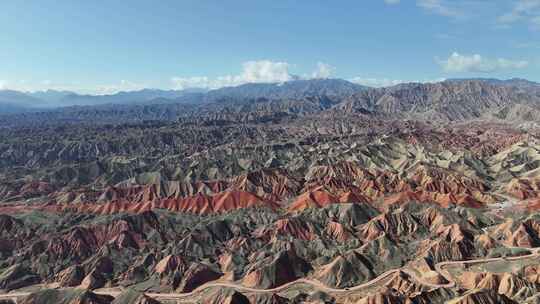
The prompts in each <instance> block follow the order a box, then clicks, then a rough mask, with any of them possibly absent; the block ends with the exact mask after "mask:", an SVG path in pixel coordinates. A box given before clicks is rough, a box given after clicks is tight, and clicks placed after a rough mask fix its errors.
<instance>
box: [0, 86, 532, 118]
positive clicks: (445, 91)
mask: <svg viewBox="0 0 540 304" xmlns="http://www.w3.org/2000/svg"><path fill="white" fill-rule="evenodd" d="M321 111H342V112H347V113H353V112H355V113H363V114H368V115H372V116H381V117H389V118H391V117H394V118H411V119H428V120H429V119H433V120H445V121H455V120H469V119H477V118H487V119H491V118H497V119H505V120H512V121H513V120H516V119H525V120H527V121H537V120H538V121H540V84H538V83H536V82H532V81H528V80H524V79H509V80H498V79H450V80H446V81H443V82H439V83H425V84H423V83H405V84H399V85H396V86H392V87H387V88H369V87H365V86H361V85H358V84H354V83H351V82H349V81H346V80H342V79H312V80H294V81H289V82H285V83H269V84H261V83H250V84H244V85H240V86H236V87H226V88H221V89H216V90H211V91H204V90H182V91H176V90H157V89H144V90H140V91H132V92H120V93H117V94H112V95H79V94H76V93H73V92H67V91H45V92H35V93H21V92H17V91H9V90H4V91H0V114H4V115H3V117H1V116H0V124H2V125H4V126H6V125H20V124H25V123H31V124H34V123H53V122H54V123H58V122H75V121H77V122H85V121H86V122H93V123H97V122H101V123H123V122H138V121H143V120H161V121H174V120H177V119H179V118H186V119H188V120H189V119H194V120H200V119H204V120H207V119H208V120H211V121H218V120H219V121H231V120H232V121H235V120H238V119H240V120H246V119H247V120H248V121H251V120H254V119H255V120H258V119H271V120H274V119H276V118H277V117H283V115H295V116H296V115H308V114H313V113H318V112H321ZM32 112H33V113H32ZM17 113H19V114H21V115H22V116H19V115H15V114H17ZM23 114H24V115H23Z"/></svg>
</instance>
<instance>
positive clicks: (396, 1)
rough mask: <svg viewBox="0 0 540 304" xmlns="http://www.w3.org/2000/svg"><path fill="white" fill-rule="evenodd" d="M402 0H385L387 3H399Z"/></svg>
mask: <svg viewBox="0 0 540 304" xmlns="http://www.w3.org/2000/svg"><path fill="white" fill-rule="evenodd" d="M400 2H401V0H384V3H386V4H399V3H400Z"/></svg>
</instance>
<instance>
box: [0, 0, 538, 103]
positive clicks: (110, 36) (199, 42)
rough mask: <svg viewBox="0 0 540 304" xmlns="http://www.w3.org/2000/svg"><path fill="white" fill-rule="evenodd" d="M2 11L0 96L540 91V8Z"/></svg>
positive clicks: (57, 5)
mask: <svg viewBox="0 0 540 304" xmlns="http://www.w3.org/2000/svg"><path fill="white" fill-rule="evenodd" d="M45 2H46V1H38V0H35V1H31V0H28V1H3V2H2V3H1V4H0V86H1V87H3V88H11V89H19V90H43V89H48V88H51V89H69V90H75V91H80V92H87V93H111V92H115V91H119V90H134V89H139V88H143V87H156V88H177V89H181V88H186V87H209V88H213V87H219V86H224V85H235V84H240V83H245V82H266V81H283V80H288V79H292V77H293V76H292V75H296V76H298V77H303V78H310V77H338V78H344V79H350V80H354V81H356V82H359V83H363V84H368V85H374V86H380V85H388V84H393V83H398V82H401V81H434V80H438V79H444V78H453V77H497V78H510V77H522V78H527V79H530V80H535V81H540V39H539V38H540V0H490V1H483V0H401V1H398V0H355V1H348V0H343V1H325V0H310V1H307V0H296V1H293V0H290V1H285V0H283V1H279V0H275V1H269V0H268V1H262V0H261V1H254V0H251V1H248V0H245V1H236V0H228V1H205V0H193V1H190V0H189V1H188V0H186V1H180V0H177V1H173V0H170V1H166V0H164V1H138V0H133V1H104V0H103V1H102V0H95V1H82V0H69V1H68V0H65V1H64V0H58V1H48V4H45Z"/></svg>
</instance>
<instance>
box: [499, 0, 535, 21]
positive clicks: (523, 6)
mask: <svg viewBox="0 0 540 304" xmlns="http://www.w3.org/2000/svg"><path fill="white" fill-rule="evenodd" d="M523 20H524V21H526V22H529V23H530V24H531V26H533V27H537V26H539V25H540V0H517V1H516V2H515V4H514V7H513V8H512V10H511V11H510V12H507V13H505V14H503V15H501V16H499V17H498V18H497V21H498V22H499V24H503V25H509V24H511V23H515V22H518V21H523Z"/></svg>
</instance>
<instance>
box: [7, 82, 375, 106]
mask: <svg viewBox="0 0 540 304" xmlns="http://www.w3.org/2000/svg"><path fill="white" fill-rule="evenodd" d="M364 88H365V87H363V86H361V85H358V84H354V83H351V82H349V81H346V80H341V79H313V80H295V81H289V82H285V83H264V84H263V83H250V84H244V85H240V86H237V87H225V88H220V89H216V90H211V91H206V90H204V89H186V90H159V89H143V90H139V91H130V92H119V93H116V94H111V95H81V94H77V93H74V92H70V91H55V90H48V91H40V92H32V93H25V92H17V91H11V90H0V114H5V113H16V112H29V111H40V110H45V109H52V108H59V107H69V106H90V105H106V104H116V105H125V104H159V103H161V104H167V103H210V102H219V101H227V100H234V99H258V98H268V99H298V98H304V97H307V96H321V95H324V96H334V97H342V96H347V95H352V94H353V93H356V92H358V91H360V90H362V89H364Z"/></svg>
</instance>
